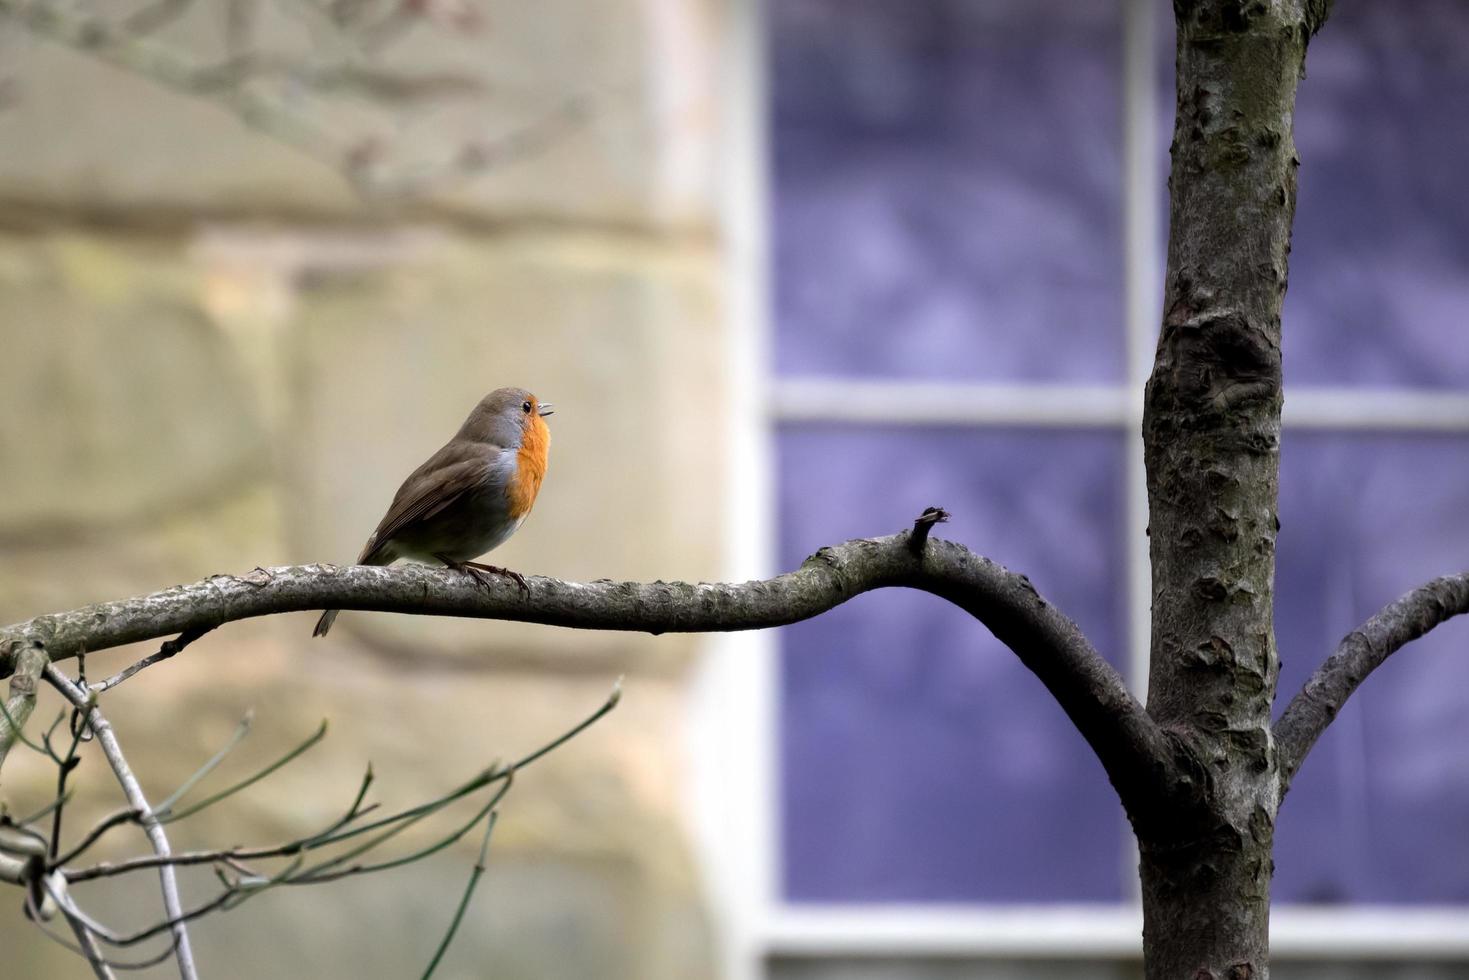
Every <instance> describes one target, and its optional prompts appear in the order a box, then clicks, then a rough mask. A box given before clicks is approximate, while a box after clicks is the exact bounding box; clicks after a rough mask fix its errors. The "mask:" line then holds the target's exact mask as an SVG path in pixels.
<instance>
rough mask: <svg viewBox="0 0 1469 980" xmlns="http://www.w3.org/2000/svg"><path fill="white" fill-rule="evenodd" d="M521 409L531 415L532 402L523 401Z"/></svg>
mask: <svg viewBox="0 0 1469 980" xmlns="http://www.w3.org/2000/svg"><path fill="white" fill-rule="evenodd" d="M520 410H521V411H522V412H524V413H525V414H527V415H529V414H530V402H521V403H520Z"/></svg>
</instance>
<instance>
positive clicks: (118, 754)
mask: <svg viewBox="0 0 1469 980" xmlns="http://www.w3.org/2000/svg"><path fill="white" fill-rule="evenodd" d="M45 677H46V680H47V681H48V682H49V683H50V684H51V686H52V687H54V688H56V690H58V691H60V692H61V695H62V697H64V698H66V699H67V700H68V701H70V702H71V703H72V706H73V707H75V708H77V709H78V710H80V711H83V712H85V714H86V716H87V721H88V723H89V724H90V725H91V727H92V732H93V733H94V734H95V735H96V738H97V742H98V743H99V744H100V745H101V746H102V753H103V755H105V756H106V757H107V762H108V764H110V765H111V766H112V771H113V773H114V774H115V775H116V776H117V781H118V783H119V784H120V785H121V786H122V791H123V794H124V795H125V796H126V797H127V801H128V803H129V804H130V805H131V806H132V807H133V809H135V810H137V811H138V814H139V820H140V822H141V823H142V826H143V832H144V833H145V834H146V835H147V837H148V841H149V843H151V844H152V845H153V852H154V853H155V854H157V855H158V856H160V857H166V856H167V855H168V854H169V853H170V852H171V849H170V847H169V844H168V836H167V835H166V834H165V833H164V831H163V825H162V824H160V823H159V821H158V819H157V818H156V817H154V815H153V811H152V809H151V808H150V807H149V806H148V798H147V796H145V795H144V793H143V787H142V786H140V785H139V784H138V780H137V777H136V776H134V775H133V771H132V769H131V768H129V766H128V764H127V759H126V758H125V757H124V756H123V754H122V747H121V746H120V745H119V744H118V742H117V736H116V735H115V734H114V733H113V731H112V725H111V724H110V723H109V722H108V721H107V719H106V718H105V717H104V716H103V714H102V712H101V710H100V709H99V708H98V707H97V705H96V695H95V694H92V693H91V692H87V693H83V692H82V690H81V689H80V688H78V687H77V686H76V685H75V684H73V683H72V682H71V680H70V679H69V678H68V677H66V675H64V674H62V673H61V671H59V670H57V669H56V667H55V666H54V665H52V664H47V665H46V669H45ZM158 877H159V883H160V884H161V886H162V889H163V908H164V912H165V913H166V914H167V915H168V917H169V918H170V919H179V918H180V917H181V916H182V913H183V906H182V903H181V902H180V901H179V888H178V879H177V876H176V875H175V873H174V869H173V867H172V866H171V865H163V866H161V867H159V869H158ZM172 932H173V937H174V942H175V943H176V948H175V950H174V953H175V957H174V958H175V959H176V960H177V962H178V966H179V974H180V976H181V977H182V980H198V976H199V973H198V969H197V968H196V967H195V965H194V954H193V949H192V947H191V946H190V944H189V934H188V931H187V929H186V927H185V925H184V923H183V922H182V921H179V922H177V923H176V924H174V925H173V926H172Z"/></svg>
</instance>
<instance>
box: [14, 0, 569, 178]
mask: <svg viewBox="0 0 1469 980" xmlns="http://www.w3.org/2000/svg"><path fill="white" fill-rule="evenodd" d="M277 6H278V9H280V10H282V11H285V12H286V13H288V14H290V15H292V16H294V17H295V18H296V19H297V20H298V21H299V22H300V23H301V24H302V26H303V27H304V28H305V33H306V34H307V36H308V37H309V39H310V42H311V53H310V54H309V55H299V54H287V53H283V52H281V51H273V50H266V49H264V48H262V47H260V46H259V45H258V43H257V41H256V34H257V31H256V22H257V20H258V19H259V15H258V11H259V3H258V0H229V2H228V3H227V4H226V5H225V7H224V10H223V18H222V23H221V29H220V35H221V41H220V49H221V54H220V55H219V56H218V57H216V58H214V59H213V60H209V59H207V58H205V57H202V56H201V55H200V54H199V50H200V48H201V47H202V46H201V45H195V44H170V43H168V42H167V41H165V40H162V39H160V37H159V36H158V35H159V34H160V32H162V31H164V30H165V29H166V28H169V27H171V26H173V25H174V24H175V23H176V22H179V21H183V20H185V19H186V18H187V17H188V16H189V15H190V14H191V13H192V11H193V10H194V9H195V4H194V3H193V2H192V0H157V2H155V3H152V4H149V5H147V6H144V7H142V8H140V9H138V10H136V11H135V12H133V13H132V14H128V15H120V16H112V17H109V16H103V15H101V14H98V13H94V12H91V11H88V10H82V9H78V8H77V7H76V6H74V5H72V4H68V3H64V2H61V0H0V20H5V19H8V20H9V21H10V22H12V23H14V24H16V25H17V26H19V27H20V28H22V29H23V30H25V31H26V32H27V33H29V34H30V35H32V36H34V37H37V38H42V39H44V40H46V41H49V42H51V43H53V44H58V45H61V46H64V47H68V48H71V49H73V50H75V51H79V52H81V53H83V54H86V55H88V56H89V57H93V58H96V59H97V60H99V61H102V62H105V63H107V64H109V65H112V66H114V67H116V68H120V69H123V70H125V71H129V72H131V73H133V74H136V75H138V76H140V77H143V78H146V79H148V80H150V81H152V82H154V83H156V84H158V85H161V86H163V87H165V88H168V89H171V90H173V91H175V92H179V93H182V94H185V95H189V96H192V97H195V98H198V99H202V100H204V101H207V102H210V103H213V104H215V105H218V106H219V107H220V108H222V109H224V110H226V111H228V112H229V113H231V114H232V115H233V116H235V118H236V119H238V120H239V121H240V122H242V123H243V124H245V125H246V126H249V127H250V128H252V129H254V130H256V131H258V132H260V133H262V134H264V135H266V136H268V137H270V138H271V139H274V140H276V141H277V142H280V143H283V144H285V145H287V146H290V147H292V148H293V149H295V150H297V151H298V152H300V153H303V154H305V155H306V156H308V157H310V158H312V159H314V160H317V161H319V162H321V163H323V164H325V165H326V166H328V167H330V168H331V169H333V170H335V171H337V172H338V173H339V174H341V175H342V176H343V177H344V178H345V179H346V180H347V181H348V182H349V183H350V184H351V185H352V187H353V189H354V190H355V191H356V192H357V193H359V194H362V195H364V196H368V197H385V196H404V195H408V194H418V193H423V192H425V191H428V190H431V189H433V188H435V187H437V186H440V185H442V184H444V183H447V182H451V181H455V180H462V179H466V178H468V177H472V176H474V175H476V174H479V173H483V172H485V171H487V170H489V169H492V168H494V167H499V166H504V165H505V164H507V163H509V162H512V161H515V160H519V159H523V158H524V157H525V156H527V155H529V154H531V153H534V152H538V151H540V150H541V149H543V148H544V147H546V146H548V145H549V144H550V143H552V142H553V141H554V140H555V139H557V138H559V137H560V136H562V135H563V134H564V133H565V132H567V130H568V129H569V128H570V127H571V126H574V125H577V124H580V123H581V122H582V121H583V120H584V119H585V118H586V116H587V112H586V111H585V109H586V103H587V100H586V99H570V100H567V101H566V102H565V103H564V104H562V105H561V106H559V107H557V108H554V109H552V110H551V111H550V112H547V113H545V114H544V115H541V116H539V117H537V118H533V119H531V120H530V121H529V122H527V123H526V124H524V125H520V126H516V127H513V128H512V129H511V130H510V131H508V132H506V133H503V134H501V135H499V136H497V137H494V138H492V139H488V140H486V139H470V140H465V141H463V142H462V143H461V144H460V145H456V146H451V147H447V148H446V152H445V153H443V154H439V155H438V157H439V159H438V162H436V163H433V164H427V165H418V166H416V167H415V168H413V170H412V172H409V171H408V170H406V169H405V168H404V167H401V166H399V167H394V166H392V165H390V161H389V159H388V158H389V156H390V153H389V152H388V151H389V145H388V143H387V142H386V141H385V140H384V139H383V138H381V137H380V136H377V135H373V134H371V133H364V132H362V131H361V129H362V126H363V125H366V124H359V126H358V130H359V131H358V132H357V133H356V134H355V135H354V134H344V133H343V132H341V126H340V125H333V124H332V121H331V119H330V117H331V103H332V100H334V99H351V100H354V101H355V102H358V103H363V104H365V105H367V106H369V107H374V108H376V109H379V110H385V111H387V110H392V111H398V112H402V111H413V112H419V113H422V112H426V111H428V110H429V109H431V108H433V107H435V106H439V105H443V104H444V103H446V102H449V101H453V100H459V99H465V98H471V97H477V96H480V95H482V94H483V93H484V92H485V90H486V88H487V84H486V80H485V78H484V77H482V76H481V75H479V74H474V73H467V72H455V71H442V70H417V71H415V70H410V69H405V68H401V67H391V68H390V67H386V66H385V65H383V64H379V63H378V59H379V56H380V55H381V54H382V52H383V51H384V50H385V48H386V47H387V46H388V45H390V44H391V43H393V42H394V41H396V40H397V39H399V38H401V37H402V36H403V35H404V34H405V33H407V32H408V31H409V30H410V29H412V28H413V27H414V26H415V25H420V24H422V25H427V26H428V27H429V28H430V29H435V30H438V31H440V32H441V33H445V34H468V33H473V32H475V31H477V30H478V29H479V26H480V23H481V18H480V16H479V14H478V11H477V10H476V8H475V7H474V6H473V5H471V4H470V3H467V2H464V0H390V2H386V3H381V2H358V0H281V3H279V4H278V5H277ZM385 121H386V122H388V125H387V126H385V127H379V130H382V129H387V130H391V129H392V128H394V127H393V125H392V120H391V118H389V119H388V120H385ZM400 121H401V120H400Z"/></svg>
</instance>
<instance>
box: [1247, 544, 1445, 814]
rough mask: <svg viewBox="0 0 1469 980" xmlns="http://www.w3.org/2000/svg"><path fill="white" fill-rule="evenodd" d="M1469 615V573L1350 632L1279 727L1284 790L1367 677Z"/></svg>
mask: <svg viewBox="0 0 1469 980" xmlns="http://www.w3.org/2000/svg"><path fill="white" fill-rule="evenodd" d="M1466 612H1469V572H1464V573H1461V574H1459V575H1445V576H1444V577H1442V578H1436V579H1434V580H1433V581H1432V582H1429V583H1427V584H1426V585H1422V586H1419V587H1418V588H1416V589H1414V590H1413V591H1412V592H1409V593H1408V594H1407V595H1405V596H1403V597H1402V598H1400V599H1398V600H1396V601H1395V602H1393V603H1391V604H1389V605H1388V606H1387V607H1386V608H1384V609H1383V610H1382V611H1381V612H1379V613H1378V614H1377V615H1375V616H1373V617H1372V618H1371V619H1369V620H1367V622H1365V623H1363V624H1362V625H1361V626H1359V627H1358V628H1357V629H1355V630H1353V631H1352V632H1350V633H1348V634H1347V636H1346V638H1345V639H1343V640H1342V641H1341V643H1340V644H1338V645H1337V648H1336V652H1335V653H1333V654H1332V655H1331V656H1330V657H1328V658H1327V660H1326V662H1325V663H1324V664H1322V665H1321V667H1320V668H1319V669H1318V670H1317V671H1316V673H1314V674H1312V675H1311V679H1310V680H1308V681H1306V684H1305V686H1304V687H1302V688H1301V691H1300V693H1299V694H1297V695H1296V696H1295V697H1294V698H1293V699H1291V703H1290V704H1289V705H1288V706H1287V707H1286V709H1285V713H1284V714H1282V715H1281V716H1280V720H1279V721H1277V722H1276V723H1275V730H1274V734H1275V744H1276V758H1277V760H1278V762H1277V764H1278V768H1279V772H1280V782H1281V791H1282V792H1284V791H1285V790H1286V789H1287V788H1289V786H1290V782H1291V780H1292V779H1293V778H1294V777H1295V774H1296V771H1297V770H1298V769H1300V767H1301V762H1302V761H1303V760H1304V759H1305V758H1306V754H1307V753H1308V752H1310V751H1311V747H1312V746H1313V745H1315V744H1316V740H1317V739H1318V738H1320V737H1321V733H1322V732H1324V731H1325V730H1326V727H1327V726H1328V725H1330V724H1331V722H1332V720H1333V719H1335V718H1336V714H1337V712H1338V711H1340V710H1341V707H1342V705H1344V704H1346V701H1347V698H1349V697H1351V696H1352V692H1353V691H1355V690H1356V689H1357V688H1358V686H1360V685H1361V683H1362V682H1363V681H1364V680H1366V679H1367V675H1368V674H1370V673H1372V672H1373V671H1374V670H1376V669H1377V668H1378V667H1380V666H1381V665H1382V663H1383V661H1385V660H1386V659H1387V658H1388V657H1390V656H1392V655H1393V654H1394V653H1396V652H1397V651H1398V650H1400V649H1401V648H1402V647H1404V646H1406V645H1407V644H1409V643H1411V642H1412V641H1414V640H1416V639H1418V638H1419V637H1420V636H1423V635H1424V634H1425V633H1427V632H1428V631H1429V630H1431V629H1433V628H1434V627H1435V626H1437V625H1439V624H1440V623H1442V622H1444V621H1445V620H1449V619H1452V618H1453V617H1455V616H1459V615H1462V614H1464V613H1466Z"/></svg>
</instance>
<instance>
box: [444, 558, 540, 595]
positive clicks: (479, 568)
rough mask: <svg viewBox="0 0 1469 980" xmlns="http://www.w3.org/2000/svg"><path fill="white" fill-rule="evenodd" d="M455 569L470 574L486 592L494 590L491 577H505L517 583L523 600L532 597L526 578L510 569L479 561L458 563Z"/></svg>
mask: <svg viewBox="0 0 1469 980" xmlns="http://www.w3.org/2000/svg"><path fill="white" fill-rule="evenodd" d="M453 567H455V568H458V569H459V570H460V571H462V572H468V573H469V575H470V576H471V577H472V578H473V579H474V580H475V582H476V583H478V584H479V586H480V587H481V588H483V589H485V590H486V591H490V590H491V588H492V586H491V584H490V583H492V582H493V581H494V579H493V578H492V577H491V576H494V575H503V576H504V577H506V578H508V579H510V580H511V581H513V582H514V583H515V587H516V588H517V589H519V590H520V597H521V598H522V599H525V598H528V597H529V596H530V586H529V585H527V584H526V581H525V576H524V575H521V574H520V573H519V572H516V571H512V570H511V569H508V568H501V567H500V566H499V565H485V564H483V563H481V562H477V561H464V562H458V563H456V564H455V565H454V566H453Z"/></svg>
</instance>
